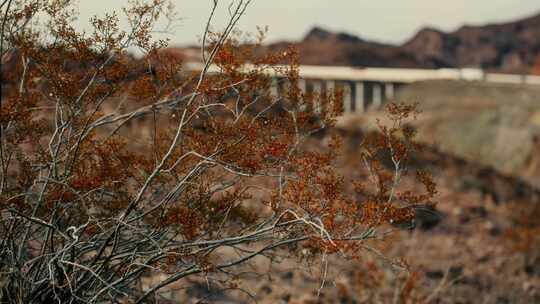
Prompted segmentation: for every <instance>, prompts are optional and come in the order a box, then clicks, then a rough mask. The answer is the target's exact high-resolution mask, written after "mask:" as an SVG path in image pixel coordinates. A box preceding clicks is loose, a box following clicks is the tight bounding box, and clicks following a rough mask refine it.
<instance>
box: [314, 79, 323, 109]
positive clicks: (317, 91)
mask: <svg viewBox="0 0 540 304" xmlns="http://www.w3.org/2000/svg"><path fill="white" fill-rule="evenodd" d="M312 88H313V98H314V102H313V111H314V112H315V113H316V114H320V113H321V92H322V84H321V81H320V80H314V81H313V84H312Z"/></svg>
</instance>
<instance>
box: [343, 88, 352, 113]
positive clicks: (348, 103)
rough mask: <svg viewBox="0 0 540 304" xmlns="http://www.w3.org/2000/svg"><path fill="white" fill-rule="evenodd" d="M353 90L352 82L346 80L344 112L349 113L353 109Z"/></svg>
mask: <svg viewBox="0 0 540 304" xmlns="http://www.w3.org/2000/svg"><path fill="white" fill-rule="evenodd" d="M353 98H354V96H353V90H352V87H351V83H350V82H346V83H345V84H344V85H343V113H344V114H349V113H351V112H352V111H353V107H352V102H353Z"/></svg>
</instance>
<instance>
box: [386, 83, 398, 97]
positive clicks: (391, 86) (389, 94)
mask: <svg viewBox="0 0 540 304" xmlns="http://www.w3.org/2000/svg"><path fill="white" fill-rule="evenodd" d="M394 95H395V89H394V84H393V83H391V82H388V83H386V84H385V85H384V97H385V98H386V100H393V99H394Z"/></svg>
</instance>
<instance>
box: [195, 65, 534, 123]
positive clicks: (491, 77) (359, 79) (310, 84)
mask: <svg viewBox="0 0 540 304" xmlns="http://www.w3.org/2000/svg"><path fill="white" fill-rule="evenodd" d="M186 68H187V69H188V70H200V69H202V65H201V64H196V63H192V64H188V65H187V66H186ZM251 68H253V67H252V66H246V67H245V69H246V70H250V69H251ZM281 68H283V69H285V68H286V67H285V66H273V67H269V68H268V70H267V73H268V74H269V75H270V76H271V77H273V79H274V85H273V86H272V94H273V95H275V96H278V95H279V92H280V88H281V87H282V82H281V81H280V80H281V79H284V77H283V75H282V74H281V75H280V73H279V72H278V71H279V70H283V69H281ZM209 72H210V73H219V72H220V71H219V68H218V67H217V66H211V67H210V69H209ZM299 77H300V80H299V87H300V89H301V90H302V91H303V92H312V93H323V92H327V91H331V90H333V89H334V88H336V87H337V86H340V87H342V88H343V89H344V98H343V103H344V104H343V109H344V112H345V113H362V112H364V111H366V110H367V109H368V108H378V107H380V106H381V105H382V104H383V103H384V102H385V101H387V100H392V99H393V98H394V95H395V93H396V91H398V90H399V89H400V88H402V87H403V86H406V85H408V84H410V83H413V82H417V81H425V80H463V81H483V82H489V83H507V84H532V85H540V76H535V75H516V74H495V73H487V72H485V71H483V70H481V69H473V68H464V69H446V68H445V69H431V70H430V69H398V68H354V67H336V66H312V65H301V66H300V67H299Z"/></svg>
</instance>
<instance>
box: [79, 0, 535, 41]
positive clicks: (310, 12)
mask: <svg viewBox="0 0 540 304" xmlns="http://www.w3.org/2000/svg"><path fill="white" fill-rule="evenodd" d="M220 1H221V2H222V5H221V10H220V11H221V15H220V18H218V22H216V24H215V29H216V30H217V29H219V28H220V23H219V20H223V18H224V17H225V16H226V15H227V5H228V3H230V0H220ZM127 2H128V1H127V0H79V3H80V6H79V8H80V12H81V18H80V22H83V21H86V20H88V18H89V17H90V16H91V15H93V14H102V13H104V12H105V11H110V10H112V9H119V8H120V7H122V6H123V5H125V4H126V3H127ZM212 2H213V0H174V3H175V4H176V6H177V10H178V12H179V17H181V18H182V20H181V21H180V23H179V24H178V27H177V29H176V31H175V34H174V35H173V36H170V38H171V39H172V43H173V44H177V45H185V44H192V43H196V42H197V41H198V38H199V37H200V35H201V32H202V30H203V27H204V21H205V19H206V18H207V16H208V13H209V9H210V7H211V3H212ZM537 13H540V0H253V1H252V4H251V6H250V7H249V8H248V10H247V13H246V15H245V16H244V17H243V18H242V19H241V21H240V29H242V30H247V31H251V32H254V31H255V29H256V26H268V27H269V34H268V40H267V41H270V42H272V41H276V40H282V39H287V40H298V39H301V38H302V37H303V35H304V34H305V33H306V32H307V31H308V30H309V29H310V28H311V27H312V26H314V25H319V26H322V27H324V28H328V29H331V30H336V31H345V32H348V33H351V34H355V35H358V36H360V37H362V38H364V39H372V40H378V41H381V42H390V43H401V42H403V41H404V40H406V39H408V38H410V37H411V35H413V34H414V33H415V32H416V31H417V30H418V29H419V28H421V27H423V26H432V27H436V28H439V29H442V30H445V31H449V30H455V29H457V28H458V27H460V26H461V25H463V24H470V25H477V24H484V23H488V22H505V21H512V20H515V19H517V18H523V17H526V16H530V15H533V14H537Z"/></svg>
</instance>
